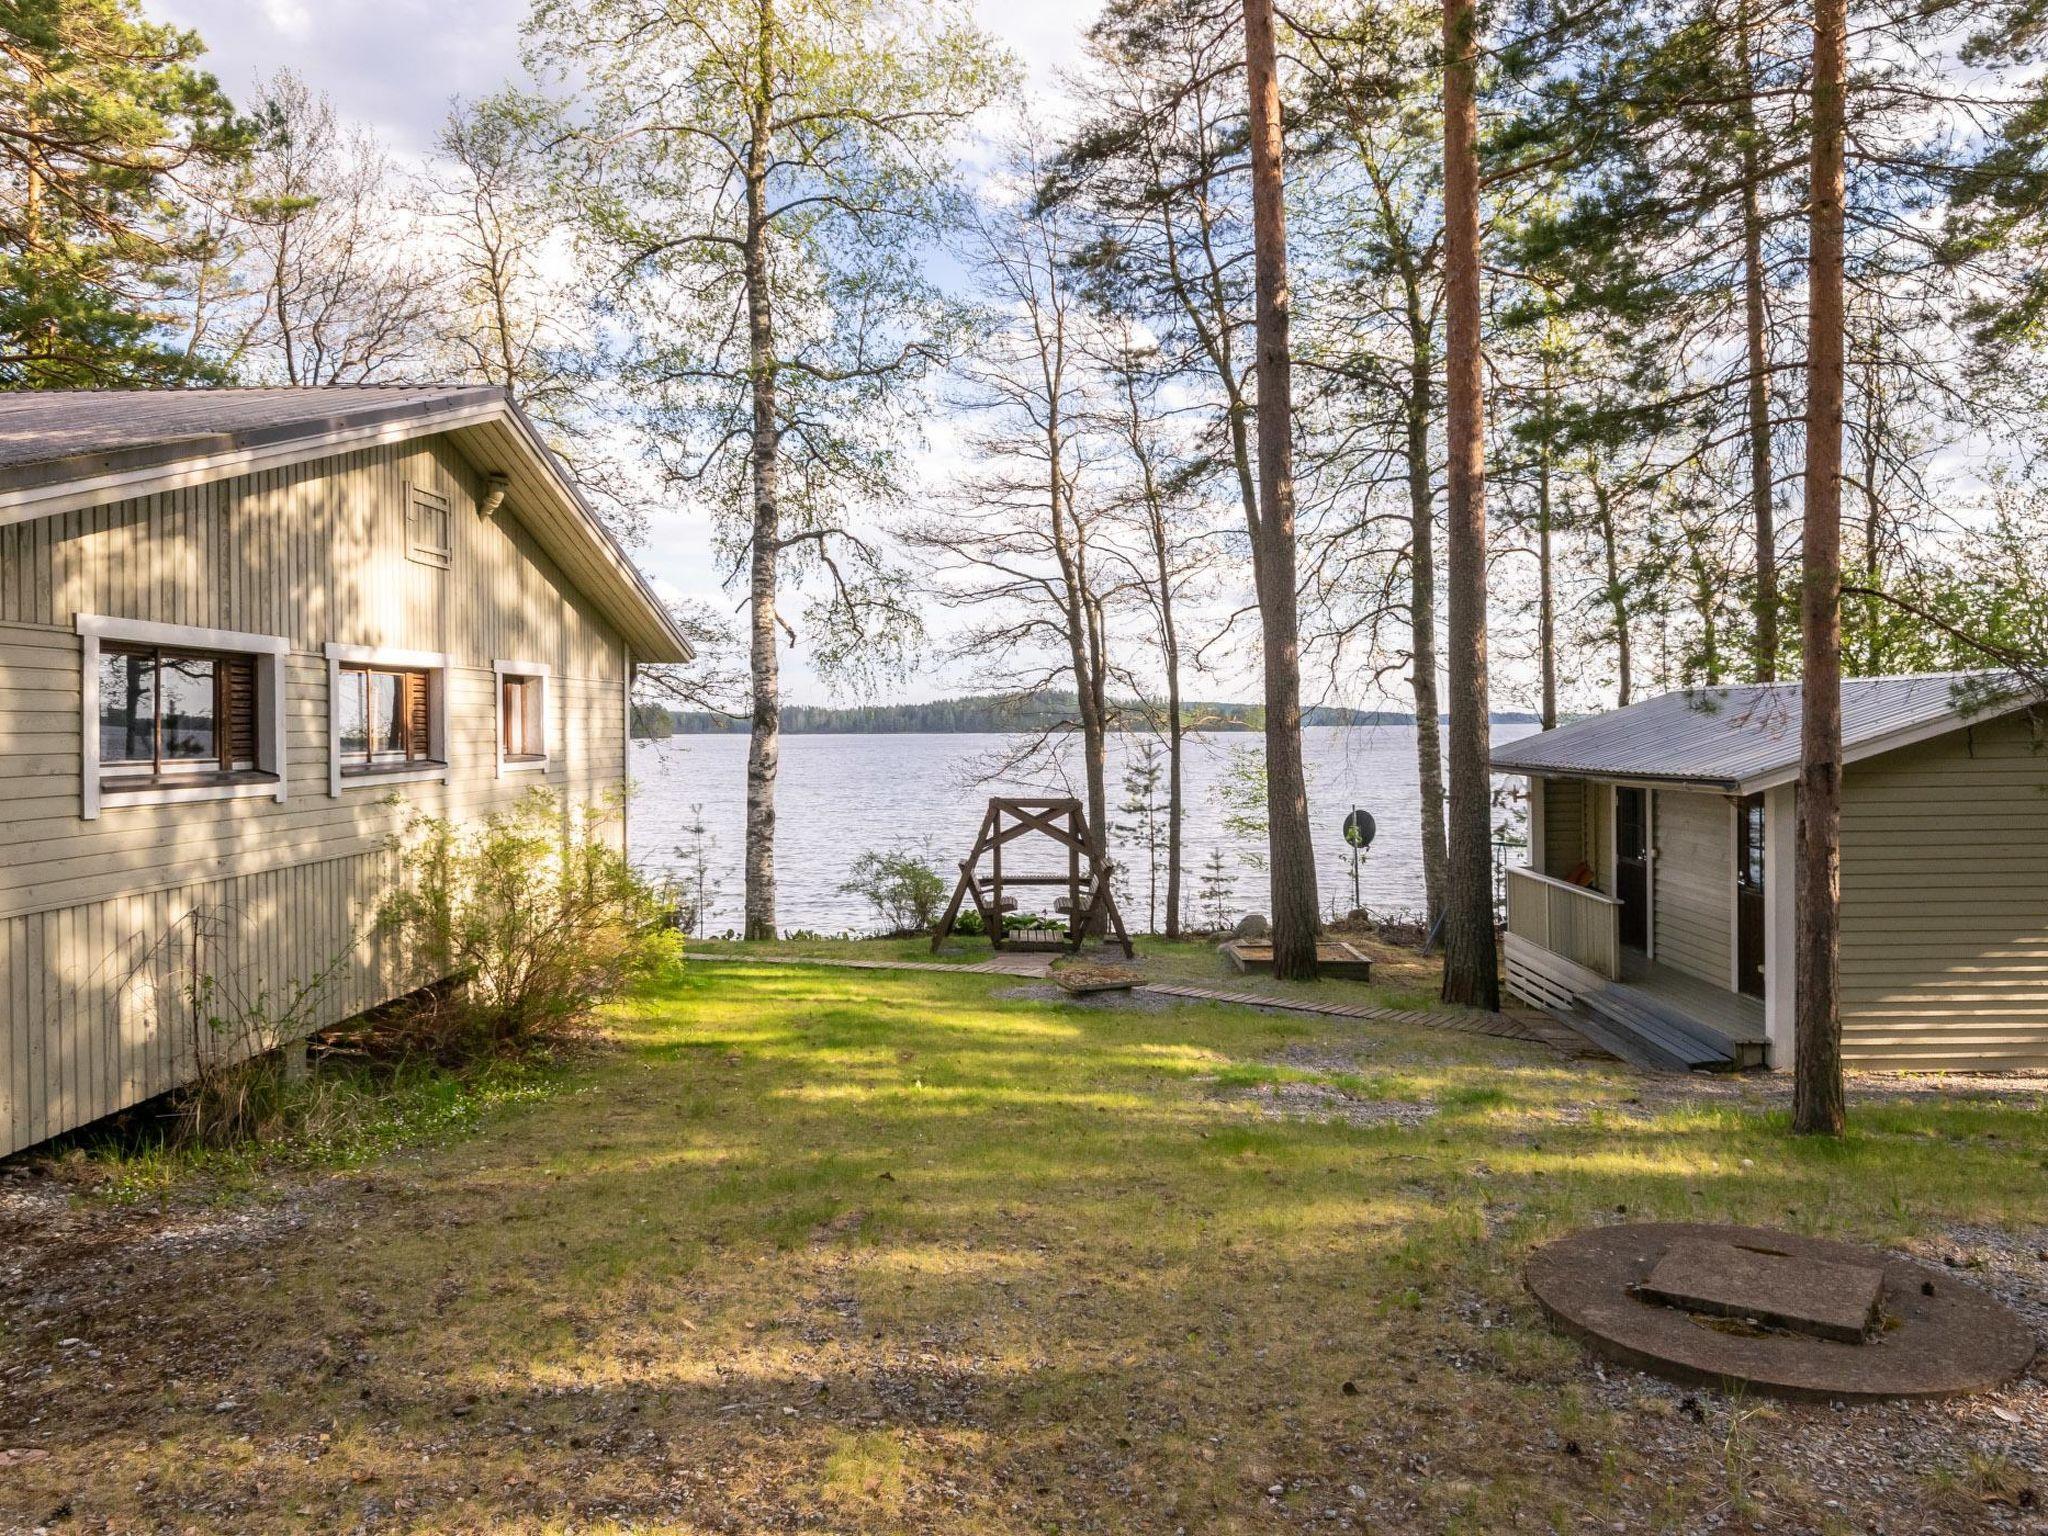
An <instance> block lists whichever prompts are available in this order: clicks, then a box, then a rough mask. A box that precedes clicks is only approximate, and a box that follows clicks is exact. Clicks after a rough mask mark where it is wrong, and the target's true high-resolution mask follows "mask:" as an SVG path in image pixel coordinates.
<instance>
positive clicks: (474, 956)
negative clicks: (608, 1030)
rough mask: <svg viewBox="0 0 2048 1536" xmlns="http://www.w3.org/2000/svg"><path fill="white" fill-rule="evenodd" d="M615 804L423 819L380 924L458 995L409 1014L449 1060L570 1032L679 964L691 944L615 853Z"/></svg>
mask: <svg viewBox="0 0 2048 1536" xmlns="http://www.w3.org/2000/svg"><path fill="white" fill-rule="evenodd" d="M617 810H618V808H617V806H616V804H614V803H601V804H598V805H594V806H577V805H572V804H569V803H567V802H566V801H565V800H564V798H563V797H562V796H561V795H559V794H556V793H555V792H553V791H550V790H545V789H536V790H533V791H531V792H529V793H528V794H527V795H526V796H524V797H523V798H522V799H521V800H520V801H519V803H518V804H517V805H516V806H514V807H513V808H512V809H510V810H506V811H499V812H494V813H492V814H490V815H487V816H483V817H480V818H478V819H476V820H474V821H471V822H467V823H464V824H461V825H457V824H456V823H454V822H451V821H448V820H446V819H444V818H440V817H430V816H422V817H416V818H415V819H414V820H413V822H412V824H411V825H410V827H409V828H408V829H407V831H406V833H405V834H404V835H403V836H402V837H401V839H400V840H399V843H398V849H399V856H400V859H401V862H402V864H403V876H404V877H403V879H402V880H401V882H400V884H399V889H398V892H397V893H396V894H395V895H393V896H392V897H391V898H390V899H389V900H388V901H387V902H386V903H385V905H384V908H383V911H382V913H381V916H380V925H381V926H382V928H383V929H384V930H385V931H386V932H387V933H388V934H390V935H392V936H394V937H395V938H396V939H397V940H398V941H399V942H400V943H401V944H402V945H403V946H404V947H405V952H406V955H407V958H408V961H409V963H411V964H413V965H414V966H415V967H416V970H417V974H419V975H422V976H446V977H452V978H455V980H456V985H454V986H451V987H449V988H447V989H445V991H443V992H441V993H439V994H437V995H435V996H433V997H431V998H430V999H428V1000H426V1001H424V1002H423V1003H422V1004H421V1005H420V1006H419V1007H418V1008H417V1009H416V1010H415V1012H414V1014H413V1016H412V1018H411V1021H410V1022H411V1027H412V1028H414V1029H415V1030H416V1031H418V1032H419V1034H420V1043H421V1045H422V1046H423V1047H424V1048H425V1049H426V1050H427V1051H428V1053H429V1054H431V1055H433V1056H435V1057H436V1058H437V1059H440V1060H443V1061H449V1060H459V1059H462V1058H464V1057H466V1056H469V1055H473V1054H476V1053H477V1052H479V1051H490V1050H495V1049H499V1048H502V1047H504V1046H508V1045H511V1046H517V1045H522V1044H524V1043H527V1042H529V1041H532V1040H534V1039H537V1038H541V1037H545V1036H549V1035H555V1034H560V1033H562V1032H564V1031H565V1030H567V1029H569V1028H570V1027H571V1026H573V1025H575V1024H577V1023H578V1022H580V1021H581V1020H582V1019H584V1018H585V1017H587V1016H588V1014H589V1013H590V1012H591V1010H592V1009H594V1008H595V1007H597V1005H598V1004H600V1003H602V1002H603V1001H605V1000H606V999H607V998H609V997H612V996H614V995H616V994H617V993H618V992H619V991H620V990H621V989H622V988H623V987H625V986H626V985H627V984H629V983H630V982H632V981H634V980H636V979H638V978H640V977H643V976H646V975H649V974H652V973H655V972H658V971H660V970H662V969H665V968H666V967H668V966H670V965H672V964H674V963H676V961H677V958H678V956H679V955H680V952H681V944H682V936H681V935H680V934H679V933H678V932H676V930H675V929H674V928H673V927H672V926H671V923H670V921H669V919H670V911H669V909H668V907H667V905H666V904H665V903H664V901H663V900H662V897H661V894H660V892H659V891H657V890H656V889H655V887H653V886H652V885H650V884H649V883H648V882H647V881H645V880H643V879H641V878H640V876H639V875H637V874H635V873H634V871H633V869H632V866H631V865H630V864H628V863H627V861H626V856H625V854H624V853H623V852H622V851H621V850H620V848H619V846H618V838H617V831H616V824H617Z"/></svg>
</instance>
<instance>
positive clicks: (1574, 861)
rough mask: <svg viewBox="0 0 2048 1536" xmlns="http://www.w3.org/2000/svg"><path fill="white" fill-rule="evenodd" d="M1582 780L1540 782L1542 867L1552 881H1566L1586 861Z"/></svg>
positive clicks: (1583, 786)
mask: <svg viewBox="0 0 2048 1536" xmlns="http://www.w3.org/2000/svg"><path fill="white" fill-rule="evenodd" d="M1588 798H1589V796H1588V789H1587V785H1586V781H1585V780H1584V779H1545V780H1544V781H1543V868H1542V870H1541V871H1540V873H1542V874H1546V875H1548V876H1550V877H1551V878H1552V879H1553V880H1568V879H1570V878H1571V873H1572V871H1573V870H1575V869H1577V868H1578V867H1579V865H1580V864H1581V863H1583V862H1584V861H1585V858H1586V801H1587V799H1588Z"/></svg>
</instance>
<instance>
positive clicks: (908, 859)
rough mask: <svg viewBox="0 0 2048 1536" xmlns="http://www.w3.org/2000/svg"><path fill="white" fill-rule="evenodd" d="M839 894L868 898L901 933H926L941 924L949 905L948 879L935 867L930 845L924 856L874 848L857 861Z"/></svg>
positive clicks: (840, 886) (843, 881)
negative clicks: (940, 912) (943, 911)
mask: <svg viewBox="0 0 2048 1536" xmlns="http://www.w3.org/2000/svg"><path fill="white" fill-rule="evenodd" d="M839 894H840V895H842V896H859V897H863V898H865V900H866V901H867V903H868V905H869V906H871V907H873V908H874V909H875V915H876V916H877V917H879V918H881V919H882V921H884V922H885V923H887V924H888V925H889V926H890V928H891V929H893V930H894V931H895V932H897V933H922V932H924V931H925V930H926V929H928V928H930V927H931V926H932V924H933V923H935V922H937V921H938V916H939V910H940V908H942V907H944V906H945V904H946V877H945V876H944V875H941V874H940V873H939V872H938V870H937V869H935V868H934V867H933V866H932V863H931V845H930V844H929V843H926V844H925V846H924V849H923V852H922V855H921V856H920V855H919V854H917V853H911V852H909V851H907V850H905V849H900V848H899V849H897V850H895V851H894V852H887V853H885V852H882V851H881V850H879V849H872V848H871V849H869V850H868V851H867V852H866V853H864V854H862V855H861V856H860V857H859V858H857V859H855V860H854V861H853V868H852V869H850V870H849V871H847V876H846V878H845V879H844V880H842V881H841V882H840V883H839Z"/></svg>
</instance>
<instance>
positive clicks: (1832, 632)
mask: <svg viewBox="0 0 2048 1536" xmlns="http://www.w3.org/2000/svg"><path fill="white" fill-rule="evenodd" d="M1847 10H1848V8H1847V5H1846V3H1845V0H1816V3H1815V5H1814V14H1813V22H1814V36H1813V161H1812V172H1811V184H1810V193H1809V197H1810V212H1809V215H1808V218H1809V234H1808V237H1807V239H1808V246H1807V248H1808V257H1807V337H1806V507H1805V512H1806V517H1805V526H1804V528H1803V530H1802V534H1803V547H1804V552H1805V571H1804V577H1803V580H1802V582H1801V584H1800V682H1801V689H1800V698H1801V704H1800V721H1799V854H1798V880H1797V893H1796V910H1797V912H1798V918H1799V940H1798V944H1797V945H1796V951H1797V957H1798V958H1797V975H1796V979H1795V984H1794V996H1795V998H1796V1000H1797V1020H1796V1026H1795V1035H1796V1041H1797V1051H1798V1059H1797V1061H1796V1062H1795V1064H1794V1073H1793V1080H1792V1128H1793V1129H1794V1130H1795V1131H1798V1132H1800V1133H1801V1134H1802V1135H1825V1136H1837V1135H1840V1134H1841V1131H1842V1123H1843V1104H1842V1023H1841V1016H1840V1013H1839V999H1838V996H1837V990H1836V989H1837V981H1838V967H1839V961H1840V952H1841V902H1842V857H1841V831H1842V397H1843V391H1844V377H1843V370H1844V360H1843V292H1842V289H1843V224H1844V213H1845V210H1844V207H1843V204H1844V201H1845V198H1846V191H1845V181H1846V178H1845V174H1844V167H1843V159H1844V144H1843V100H1842V98H1843V95H1844V90H1845V85H1846V79H1845V76H1846V66H1845V63H1844V58H1843V55H1844V52H1845V45H1846V34H1847V31H1848V16H1847Z"/></svg>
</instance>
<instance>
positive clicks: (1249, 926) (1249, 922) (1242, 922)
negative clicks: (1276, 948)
mask: <svg viewBox="0 0 2048 1536" xmlns="http://www.w3.org/2000/svg"><path fill="white" fill-rule="evenodd" d="M1272 931H1273V925H1272V924H1271V923H1269V922H1267V921H1266V914H1265V913H1263V912H1247V913H1245V915H1244V916H1243V917H1240V918H1239V919H1238V920H1237V925H1236V926H1235V927H1233V928H1232V929H1231V930H1230V936H1231V937H1232V938H1233V939H1263V938H1265V937H1266V936H1267V935H1268V934H1270V933H1271V932H1272Z"/></svg>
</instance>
